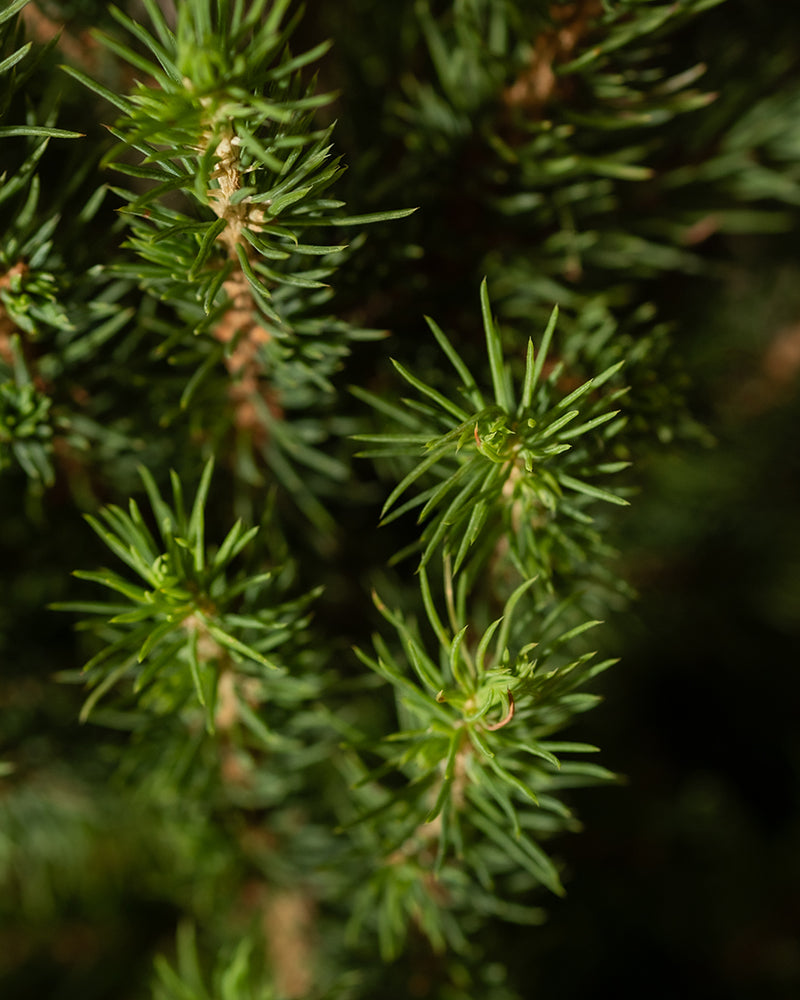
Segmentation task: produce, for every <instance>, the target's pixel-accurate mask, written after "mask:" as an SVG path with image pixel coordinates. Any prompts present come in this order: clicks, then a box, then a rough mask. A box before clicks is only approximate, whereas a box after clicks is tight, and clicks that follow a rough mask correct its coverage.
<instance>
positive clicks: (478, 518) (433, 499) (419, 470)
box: [355, 281, 629, 579]
mask: <svg viewBox="0 0 800 1000" xmlns="http://www.w3.org/2000/svg"><path fill="white" fill-rule="evenodd" d="M481 307H482V313H483V325H484V332H485V337H486V349H487V358H488V368H489V374H490V377H491V385H490V387H489V388H488V389H486V390H484V389H482V388H481V387H480V385H479V382H478V380H477V379H476V377H475V376H474V375H473V374H472V373H471V372H470V370H469V369H468V367H467V366H466V364H465V363H464V361H463V360H462V359H461V357H460V356H459V354H458V353H457V351H456V349H455V348H454V347H453V345H452V343H451V342H450V340H449V339H448V338H447V336H446V335H445V334H444V333H443V331H442V330H441V329H440V328H439V327H438V326H437V324H436V323H435V322H434V321H433V320H431V319H428V325H429V326H430V328H431V330H432V332H433V334H434V336H435V338H436V340H437V342H438V343H439V346H440V347H441V349H442V350H443V352H444V353H445V355H446V357H447V358H448V360H449V361H450V363H451V365H452V367H453V368H454V369H455V371H456V374H457V376H458V379H459V381H460V383H461V384H460V386H459V387H458V388H459V390H460V392H459V395H460V397H461V398H460V399H459V401H458V402H456V401H455V399H454V396H455V393H453V392H451V394H450V395H449V396H445V395H443V394H442V393H441V392H440V391H439V390H437V389H435V388H433V387H432V386H430V385H428V384H426V383H425V382H423V381H422V380H421V379H419V378H417V377H416V376H415V375H413V374H412V373H411V372H409V371H408V370H407V369H406V368H404V367H403V366H402V365H400V364H399V363H397V362H394V364H395V367H396V368H397V370H398V371H399V373H400V374H401V375H402V377H403V378H404V379H405V380H406V382H408V383H409V384H410V385H411V386H412V387H413V388H415V389H416V390H417V392H418V393H420V394H421V395H422V396H423V397H425V400H426V401H425V402H422V403H420V402H417V401H411V400H406V401H405V407H404V408H399V407H387V404H386V403H385V401H384V400H378V399H376V397H375V396H374V395H371V394H369V393H367V392H364V391H363V390H358V389H357V390H355V391H356V393H357V395H359V396H361V397H362V398H364V399H366V400H367V401H369V402H371V403H372V404H373V405H375V406H378V407H379V408H380V409H381V410H383V411H384V412H391V413H392V415H394V416H395V417H396V419H397V420H398V422H401V423H402V424H403V425H404V426H405V428H406V430H404V431H403V432H397V433H393V434H379V435H359V436H358V439H359V440H363V441H367V442H370V443H372V444H375V445H378V447H377V448H376V449H374V450H370V451H366V452H362V453H361V455H362V457H370V458H375V459H383V458H396V457H401V458H410V459H412V461H413V463H414V464H413V467H412V468H411V470H410V471H408V472H407V473H406V475H405V476H403V478H402V479H401V480H400V482H399V483H398V484H397V486H396V487H395V488H394V489H393V490H392V492H391V493H390V495H389V497H388V499H387V500H386V503H385V504H384V507H383V515H384V523H386V522H388V521H391V520H393V519H395V518H397V517H399V516H400V515H402V514H404V513H406V512H407V511H410V510H416V509H417V508H421V509H420V510H419V513H418V516H417V520H418V523H420V524H421V525H424V527H423V529H422V533H421V541H420V547H421V549H422V555H421V559H420V566H421V567H423V566H425V565H426V564H427V563H428V562H429V561H430V559H431V558H432V556H433V554H434V553H435V552H436V551H437V550H438V549H439V548H441V549H442V551H443V553H444V554H445V556H449V555H452V556H453V558H454V560H455V561H454V569H455V571H458V570H459V569H460V567H461V566H462V564H463V563H464V562H465V560H466V559H467V557H468V556H469V555H470V554H471V552H472V550H473V546H477V550H478V551H479V552H481V553H483V556H485V555H486V552H487V551H488V550H487V545H488V546H489V547H490V548H493V547H494V546H495V545H496V544H497V542H498V540H499V539H500V538H501V537H503V538H505V539H507V542H508V551H509V556H510V558H511V559H512V561H513V563H514V564H515V566H517V568H518V569H519V571H520V573H521V575H522V576H523V577H524V578H528V577H533V576H537V575H540V574H541V575H543V577H544V578H545V579H549V578H550V577H551V576H552V575H553V573H554V571H556V569H559V570H563V569H564V564H565V563H568V562H569V560H570V559H573V560H574V558H575V552H576V550H577V546H576V544H575V543H573V544H572V547H571V548H572V550H571V551H570V542H569V540H568V536H569V532H565V530H564V527H563V523H562V522H563V521H564V519H567V520H568V521H571V522H572V526H573V527H577V531H578V534H580V533H581V532H582V530H583V528H585V527H586V526H588V525H590V524H591V521H592V508H593V505H594V504H595V503H596V502H597V501H603V502H606V503H612V504H617V505H624V504H627V503H628V501H627V500H626V499H624V497H623V496H621V495H620V494H619V493H615V492H612V491H611V490H608V489H606V488H605V487H604V486H600V485H598V483H597V477H598V476H605V475H608V474H609V473H614V472H619V471H621V470H622V469H624V468H625V467H626V466H627V465H628V464H629V463H628V462H627V461H613V460H609V459H610V458H611V456H610V454H609V452H610V448H611V445H612V442H613V438H614V436H615V435H616V434H617V433H619V431H620V430H621V429H622V428H623V427H624V425H625V417H624V415H620V411H619V410H618V409H612V408H611V407H612V405H613V404H614V403H615V402H616V401H617V400H619V399H620V398H621V397H622V396H623V395H624V394H625V391H626V390H625V388H624V387H621V386H617V387H616V388H610V391H609V389H606V391H603V392H600V390H601V389H603V387H605V386H606V385H607V383H610V384H611V386H613V385H614V382H615V377H616V376H617V374H618V373H619V371H620V369H621V367H622V362H618V363H617V364H614V365H612V366H610V367H609V368H606V369H605V370H604V371H602V372H600V373H599V374H598V375H597V376H596V377H595V378H593V379H590V380H588V381H586V382H583V383H582V384H580V385H579V386H578V387H577V388H574V389H572V390H571V391H569V392H566V393H565V392H563V390H560V389H559V378H560V377H561V375H562V374H563V366H562V365H560V364H554V365H552V366H551V368H550V371H549V372H547V374H545V371H546V367H545V366H546V364H547V357H548V351H549V349H550V345H551V340H552V337H553V333H554V330H555V325H556V319H557V315H558V311H557V310H554V311H553V314H552V316H551V319H550V323H549V324H548V326H547V329H546V330H545V332H544V335H543V337H542V340H541V344H540V346H539V348H538V350H534V346H533V342H532V341H531V340H530V339H529V341H528V347H527V354H526V360H525V368H524V372H523V376H522V379H521V384H515V381H514V378H513V376H512V370H511V367H510V365H509V364H508V363H506V362H505V361H504V359H503V345H502V339H501V335H500V332H499V330H498V328H497V325H496V323H495V321H494V319H493V318H492V314H491V308H490V303H489V297H488V291H487V286H486V282H485V281H484V282H483V284H482V285H481ZM423 477H424V481H427V482H431V481H432V485H430V486H427V487H425V488H424V489H423V490H421V491H420V492H418V493H417V495H416V496H414V497H413V498H412V499H410V500H408V501H406V502H405V503H403V504H401V505H399V506H398V501H399V500H400V497H401V496H402V495H403V494H404V493H405V492H406V491H407V490H409V489H410V488H411V487H413V486H415V485H416V484H417V483H418V481H420V480H423ZM553 550H556V551H558V550H560V551H561V555H560V556H558V555H556V554H555V553H554V551H553ZM476 565H480V560H478V561H477V564H476Z"/></svg>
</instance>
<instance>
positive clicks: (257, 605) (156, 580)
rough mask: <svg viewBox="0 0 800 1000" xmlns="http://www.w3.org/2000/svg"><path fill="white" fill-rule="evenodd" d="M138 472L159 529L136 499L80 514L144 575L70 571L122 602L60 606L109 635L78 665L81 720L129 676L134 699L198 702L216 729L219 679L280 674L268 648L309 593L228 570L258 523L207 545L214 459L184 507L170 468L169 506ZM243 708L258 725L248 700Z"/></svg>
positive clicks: (174, 705) (174, 708) (264, 576)
mask: <svg viewBox="0 0 800 1000" xmlns="http://www.w3.org/2000/svg"><path fill="white" fill-rule="evenodd" d="M140 472H141V476H142V480H143V482H144V485H145V489H146V491H147V495H148V498H149V501H150V506H151V509H152V514H153V519H154V521H155V525H156V531H157V534H155V535H154V534H153V533H152V531H151V529H150V527H149V526H148V524H147V522H146V520H145V518H144V517H143V515H142V513H141V511H140V509H139V506H138V505H137V503H136V502H135V501H134V500H131V501H130V503H129V507H128V511H127V512H125V511H123V510H122V509H120V508H119V507H116V506H113V505H111V506H107V507H105V508H102V509H101V511H100V517H99V519H98V518H95V517H92V516H87V518H86V519H87V521H88V522H89V524H90V526H91V527H92V528H93V530H94V531H95V532H96V534H97V535H98V536H99V537H100V538H101V539H102V541H103V542H104V543H105V544H106V545H107V546H108V547H109V548H110V549H111V551H112V552H113V553H114V554H115V555H116V556H117V557H118V558H119V559H120V560H121V561H122V562H123V563H125V565H126V566H127V567H128V569H129V570H131V571H132V572H133V573H134V574H135V575H136V576H138V577H139V580H140V581H141V582H137V583H134V582H133V581H132V580H131V579H130V578H129V577H126V576H123V575H121V574H120V573H117V572H116V571H114V570H110V569H103V570H99V571H92V572H89V571H84V570H78V571H76V572H75V576H77V577H79V578H80V579H83V580H89V581H91V582H93V583H97V584H100V585H101V586H103V587H106V588H107V589H109V590H112V591H114V592H115V593H116V594H118V595H120V597H121V598H122V600H121V601H120V600H117V601H116V602H86V601H75V602H69V603H64V604H59V605H56V607H57V608H58V609H59V610H64V611H73V612H78V613H87V614H90V615H92V619H90V620H87V622H86V623H85V624H84V627H85V628H94V629H96V630H97V631H98V633H99V635H100V636H101V637H102V638H103V639H104V641H105V645H104V646H103V648H102V649H101V650H100V651H99V652H98V653H97V654H96V655H95V656H93V657H92V658H91V660H89V662H88V663H87V664H86V666H85V667H84V673H85V675H86V683H87V684H88V685H89V686H90V687H92V688H93V690H92V692H91V694H90V695H89V697H88V698H87V700H86V703H85V705H84V708H83V712H82V718H83V719H86V718H87V717H88V715H89V713H90V712H91V710H92V708H93V707H94V706H95V705H96V704H97V702H98V701H99V699H100V698H101V697H102V696H103V695H105V694H106V693H107V692H108V691H109V690H110V689H111V688H112V687H115V686H116V685H118V684H120V682H122V681H132V682H133V694H134V695H135V697H136V699H137V700H138V701H139V703H140V704H141V705H142V706H143V707H145V708H147V709H149V710H150V711H153V712H155V713H157V714H163V713H176V712H179V711H181V710H182V709H183V708H184V707H185V706H186V705H187V703H188V704H191V703H193V702H194V703H199V705H201V706H202V707H203V708H204V710H205V719H206V727H207V729H208V730H209V732H213V731H214V725H215V711H216V708H217V692H218V685H219V680H220V676H221V675H222V674H223V673H224V672H226V671H230V670H233V671H235V672H237V673H244V674H252V675H253V676H255V677H257V678H262V677H263V676H264V671H265V670H267V671H277V672H285V671H286V667H285V665H284V664H283V663H282V661H281V660H280V657H278V658H277V659H276V656H275V654H274V650H276V649H277V648H279V647H280V646H282V645H283V644H284V643H286V641H287V640H288V639H289V638H290V637H291V636H292V634H293V633H295V632H297V631H299V630H302V628H303V627H304V625H306V624H307V619H306V618H305V617H304V611H305V609H306V608H307V606H308V603H309V602H310V601H311V600H312V599H313V597H314V596H315V595H314V594H309V595H306V596H305V597H303V598H300V599H299V600H295V601H286V600H284V599H282V597H280V596H279V595H278V596H276V593H275V591H276V581H275V579H274V578H275V576H276V572H277V570H276V569H270V570H266V571H263V572H260V573H256V574H248V573H243V572H239V573H236V574H234V575H233V576H231V575H230V565H231V563H232V562H233V561H234V560H235V559H236V557H237V556H238V555H239V554H240V553H241V552H242V550H243V549H245V548H246V547H247V546H248V545H249V544H251V543H252V541H253V539H254V538H255V536H256V534H257V533H258V528H250V529H245V528H244V526H243V524H242V523H241V521H237V522H236V523H235V524H234V525H233V527H232V528H231V529H230V531H229V532H228V534H227V535H226V536H225V539H224V540H223V541H222V543H221V544H220V545H219V546H217V547H215V548H213V549H212V548H210V547H209V546H208V545H207V542H206V538H205V506H206V503H207V500H208V491H209V487H210V484H211V475H212V472H213V462H212V461H208V462H207V463H206V466H205V469H204V471H203V476H202V478H201V481H200V484H199V486H198V489H197V493H196V495H195V498H194V501H193V502H192V505H191V508H190V509H187V508H186V506H185V503H184V499H183V496H184V494H183V486H182V484H181V481H180V479H179V478H178V477H177V475H175V473H173V474H172V477H171V479H172V494H173V503H172V505H169V504H167V503H166V501H165V500H164V499H163V498H162V496H161V493H160V492H159V490H158V487H157V486H156V484H155V481H154V480H153V478H152V476H151V475H150V473H149V472H148V471H147V470H146V469H144V468H142V469H141V470H140ZM240 714H241V715H242V717H243V718H244V719H245V720H246V721H247V722H249V723H250V724H252V725H253V726H256V727H258V725H259V724H258V722H257V720H256V719H255V716H254V715H253V713H252V711H250V710H249V709H248V708H247V706H246V705H245V706H244V708H243V710H242V712H241V713H240Z"/></svg>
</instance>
